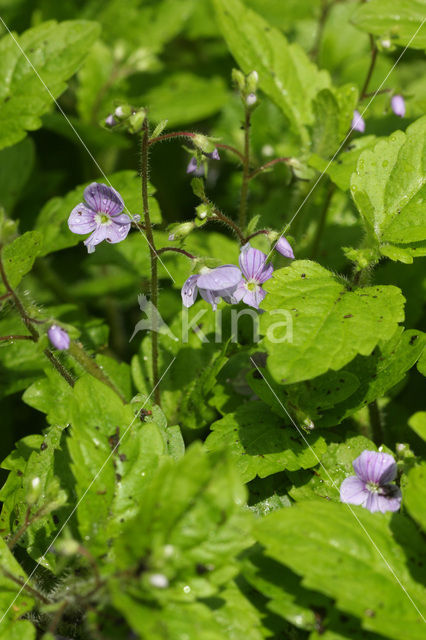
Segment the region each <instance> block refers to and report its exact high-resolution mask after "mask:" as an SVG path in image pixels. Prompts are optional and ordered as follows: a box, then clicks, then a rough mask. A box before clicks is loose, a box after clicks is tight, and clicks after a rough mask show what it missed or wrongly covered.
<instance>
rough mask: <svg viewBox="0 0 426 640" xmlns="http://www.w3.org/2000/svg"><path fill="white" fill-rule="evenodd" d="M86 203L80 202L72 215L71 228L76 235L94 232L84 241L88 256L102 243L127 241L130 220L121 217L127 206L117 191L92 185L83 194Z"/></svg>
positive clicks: (127, 217)
mask: <svg viewBox="0 0 426 640" xmlns="http://www.w3.org/2000/svg"><path fill="white" fill-rule="evenodd" d="M84 199H85V201H86V202H80V204H78V205H77V206H76V207H74V209H73V210H72V211H71V213H70V217H69V218H68V226H69V228H70V229H71V231H72V232H73V233H80V234H84V233H91V232H93V233H92V234H91V235H90V236H89V237H88V238H87V239H86V240H85V241H84V244H85V245H86V247H87V250H88V252H89V253H93V252H94V250H95V246H96V245H97V244H99V243H100V242H102V240H106V241H107V242H111V243H116V242H121V241H122V240H124V239H125V238H126V237H127V234H128V233H129V230H130V218H129V216H128V215H126V214H125V213H121V212H122V211H123V209H124V202H123V199H122V197H121V196H120V194H119V193H118V191H116V190H115V189H113V188H112V187H108V186H107V185H105V184H98V183H97V182H92V184H90V185H89V186H88V187H86V188H85V190H84ZM86 203H87V204H86Z"/></svg>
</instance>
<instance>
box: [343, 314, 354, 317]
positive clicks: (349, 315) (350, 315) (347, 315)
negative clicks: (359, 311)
mask: <svg viewBox="0 0 426 640" xmlns="http://www.w3.org/2000/svg"><path fill="white" fill-rule="evenodd" d="M343 317H344V318H353V314H352V313H347V314H346V315H345V316H343Z"/></svg>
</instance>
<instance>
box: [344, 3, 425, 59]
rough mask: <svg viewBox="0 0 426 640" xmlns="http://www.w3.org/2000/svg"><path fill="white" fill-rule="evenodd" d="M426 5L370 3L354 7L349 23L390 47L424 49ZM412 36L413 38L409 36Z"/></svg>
mask: <svg viewBox="0 0 426 640" xmlns="http://www.w3.org/2000/svg"><path fill="white" fill-rule="evenodd" d="M425 15H426V3H425V1H424V0H398V4H397V6H395V3H394V2H393V0H374V2H367V3H365V4H362V5H360V6H359V7H358V9H357V11H356V12H355V13H354V14H353V16H352V22H353V23H354V24H355V25H356V26H357V27H358V28H359V29H362V30H363V31H366V32H367V33H372V34H374V35H375V36H377V37H378V38H380V40H381V41H382V42H383V41H389V42H390V44H397V45H400V46H407V47H411V48H412V49H425V48H426V26H425V24H424V19H425ZM413 36H414V37H413Z"/></svg>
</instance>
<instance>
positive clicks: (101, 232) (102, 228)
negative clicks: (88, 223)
mask: <svg viewBox="0 0 426 640" xmlns="http://www.w3.org/2000/svg"><path fill="white" fill-rule="evenodd" d="M110 227H112V225H106V224H99V225H98V226H97V227H96V229H95V230H94V232H93V233H92V234H91V235H90V236H89V237H88V238H86V240H85V241H84V244H85V245H86V247H87V248H88V249H89V253H93V251H91V250H90V247H94V246H96V245H97V244H99V243H100V242H102V240H105V238H106V237H107V234H108V230H109V229H110Z"/></svg>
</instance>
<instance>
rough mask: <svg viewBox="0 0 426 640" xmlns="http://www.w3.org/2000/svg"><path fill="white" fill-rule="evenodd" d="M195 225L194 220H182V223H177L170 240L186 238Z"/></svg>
mask: <svg viewBox="0 0 426 640" xmlns="http://www.w3.org/2000/svg"><path fill="white" fill-rule="evenodd" d="M194 227H195V223H194V222H182V224H178V225H176V226H175V227H174V228H173V229H172V230H171V233H170V235H169V240H170V241H171V242H173V241H174V240H182V239H183V238H186V236H187V235H189V234H190V233H191V231H193V229H194Z"/></svg>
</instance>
